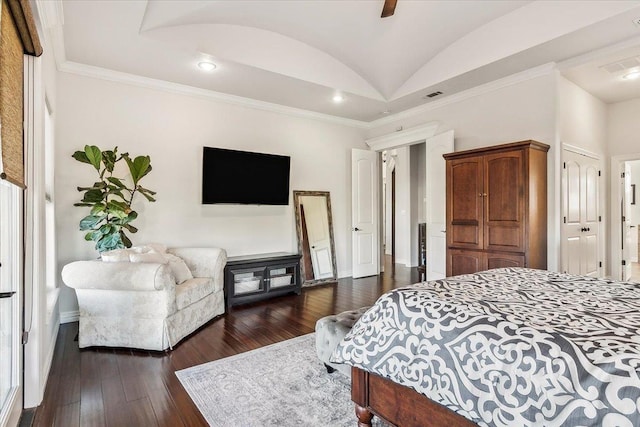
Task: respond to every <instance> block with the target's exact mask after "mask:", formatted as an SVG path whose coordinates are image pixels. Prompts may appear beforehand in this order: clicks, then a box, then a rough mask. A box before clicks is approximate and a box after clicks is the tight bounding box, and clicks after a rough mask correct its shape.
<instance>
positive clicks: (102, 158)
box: [72, 145, 156, 253]
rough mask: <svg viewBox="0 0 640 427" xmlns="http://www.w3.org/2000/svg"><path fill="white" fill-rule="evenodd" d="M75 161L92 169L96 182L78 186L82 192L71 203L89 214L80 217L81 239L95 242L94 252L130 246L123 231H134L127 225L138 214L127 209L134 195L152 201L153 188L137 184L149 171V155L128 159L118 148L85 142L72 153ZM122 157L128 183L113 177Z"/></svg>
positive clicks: (129, 224)
mask: <svg viewBox="0 0 640 427" xmlns="http://www.w3.org/2000/svg"><path fill="white" fill-rule="evenodd" d="M72 157H73V158H74V159H76V160H77V161H79V162H82V163H87V164H89V165H91V166H93V168H94V169H95V170H96V172H97V174H98V181H96V182H94V183H93V185H92V186H91V187H78V191H80V192H84V194H83V196H82V200H81V201H80V202H78V203H74V206H83V207H88V208H91V211H90V213H89V215H87V216H85V217H84V218H82V219H81V220H80V231H85V232H86V233H85V235H84V238H85V240H87V241H93V242H95V248H96V250H97V251H98V252H100V253H102V252H104V251H109V250H112V249H122V248H130V247H131V240H129V237H127V235H126V233H125V230H126V231H128V232H130V233H136V232H137V231H138V229H137V228H136V227H134V226H133V225H131V222H133V221H134V220H135V219H136V218H137V217H138V213H137V212H136V211H134V210H133V209H131V204H132V202H133V199H134V197H135V195H136V194H138V193H139V194H142V196H144V197H145V198H146V199H147V200H148V201H149V202H155V201H156V199H155V198H154V195H155V194H156V193H155V191H151V190H149V189H147V188H144V187H143V186H141V185H140V180H141V179H142V178H143V177H145V176H146V175H147V174H148V173H149V172H151V159H150V157H149V156H138V157H136V158H134V159H131V157H130V156H129V153H122V154H120V153H118V147H115V148H114V149H113V150H105V151H102V150H101V149H100V148H98V147H96V146H95V145H85V147H84V151H76V152H75V153H73V156H72ZM122 160H124V162H125V163H126V165H127V168H128V169H129V173H130V175H131V183H129V182H128V180H126V179H124V178H118V177H116V176H114V170H115V169H116V165H117V164H118V162H120V161H122Z"/></svg>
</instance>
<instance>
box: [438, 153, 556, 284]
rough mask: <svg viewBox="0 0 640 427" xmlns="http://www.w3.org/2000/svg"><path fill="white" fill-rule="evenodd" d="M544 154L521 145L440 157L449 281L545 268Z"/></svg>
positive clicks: (545, 185) (545, 199) (545, 160)
mask: <svg viewBox="0 0 640 427" xmlns="http://www.w3.org/2000/svg"><path fill="white" fill-rule="evenodd" d="M547 151H549V146H548V145H546V144H543V143H541V142H537V141H520V142H514V143H510V144H502V145H496V146H491V147H485V148H479V149H474V150H468V151H460V152H455V153H450V154H445V155H444V158H445V160H446V163H447V276H455V275H457V274H467V273H474V272H476V271H481V270H487V269H490V268H500V267H528V268H540V269H546V268H547Z"/></svg>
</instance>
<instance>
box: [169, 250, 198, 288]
mask: <svg viewBox="0 0 640 427" xmlns="http://www.w3.org/2000/svg"><path fill="white" fill-rule="evenodd" d="M164 256H165V257H166V259H167V260H169V268H171V272H172V273H173V276H174V277H175V279H176V283H177V284H178V285H179V284H181V283H184V282H186V281H187V280H189V279H193V274H191V270H189V267H187V264H185V262H184V261H183V260H182V258H180V257H178V256H175V255H173V254H164Z"/></svg>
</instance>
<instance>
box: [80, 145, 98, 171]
mask: <svg viewBox="0 0 640 427" xmlns="http://www.w3.org/2000/svg"><path fill="white" fill-rule="evenodd" d="M84 153H85V154H86V156H87V159H88V160H89V163H91V164H92V165H93V167H94V168H96V170H97V171H99V170H100V163H101V162H102V151H100V149H99V148H98V147H96V146H95V145H85V146H84Z"/></svg>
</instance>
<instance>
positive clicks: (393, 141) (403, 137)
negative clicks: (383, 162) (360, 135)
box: [365, 121, 440, 151]
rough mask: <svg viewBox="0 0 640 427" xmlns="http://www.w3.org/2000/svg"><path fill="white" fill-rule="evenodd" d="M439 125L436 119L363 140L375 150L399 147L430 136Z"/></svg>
mask: <svg viewBox="0 0 640 427" xmlns="http://www.w3.org/2000/svg"><path fill="white" fill-rule="evenodd" d="M439 126H440V123H439V122H437V121H435V122H429V123H425V124H423V125H419V126H414V127H411V128H409V129H407V130H401V131H398V132H394V133H390V134H387V135H381V136H377V137H375V138H370V139H366V140H365V142H366V143H367V145H368V146H369V148H371V149H372V150H375V151H381V150H386V149H389V148H396V147H401V146H404V145H409V144H413V143H416V142H418V141H424V140H426V139H428V138H431V137H432V136H434V135H435V134H436V132H437V130H438V127H439Z"/></svg>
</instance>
